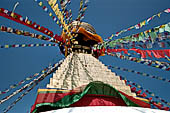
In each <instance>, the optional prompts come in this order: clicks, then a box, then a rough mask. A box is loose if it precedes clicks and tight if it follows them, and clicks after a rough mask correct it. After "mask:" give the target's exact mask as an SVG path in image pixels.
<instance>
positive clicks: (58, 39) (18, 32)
mask: <svg viewBox="0 0 170 113" xmlns="http://www.w3.org/2000/svg"><path fill="white" fill-rule="evenodd" d="M0 31H2V32H7V33H12V34H16V35H23V36H29V37H32V38H37V39H40V40H45V41H49V42H53V43H58V42H61V41H62V40H61V37H60V36H58V35H55V37H54V38H48V37H46V36H43V35H39V34H35V33H30V32H28V31H24V30H19V29H14V28H11V27H6V26H3V25H1V26H0Z"/></svg>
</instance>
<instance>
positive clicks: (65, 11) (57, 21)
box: [35, 0, 72, 28]
mask: <svg viewBox="0 0 170 113" xmlns="http://www.w3.org/2000/svg"><path fill="white" fill-rule="evenodd" d="M35 2H37V4H38V5H39V6H40V7H42V8H43V10H44V11H45V12H46V13H48V16H50V17H51V18H52V19H53V21H54V22H55V23H56V24H58V25H59V27H61V28H63V26H62V25H61V23H60V21H59V20H58V17H56V15H53V13H52V12H50V10H49V8H48V7H46V6H45V5H44V4H43V3H42V2H41V1H40V0H35ZM47 2H48V3H49V4H51V5H52V6H53V4H54V3H53V2H55V1H47ZM56 2H57V1H56ZM62 13H63V12H62ZM64 15H65V17H66V18H67V20H68V21H70V20H72V13H71V10H69V11H68V10H67V9H65V10H64Z"/></svg>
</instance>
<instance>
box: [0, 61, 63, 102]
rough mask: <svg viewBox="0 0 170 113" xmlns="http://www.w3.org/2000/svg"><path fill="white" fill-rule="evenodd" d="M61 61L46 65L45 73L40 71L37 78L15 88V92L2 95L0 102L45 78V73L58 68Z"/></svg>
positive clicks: (47, 73)
mask: <svg viewBox="0 0 170 113" xmlns="http://www.w3.org/2000/svg"><path fill="white" fill-rule="evenodd" d="M62 62H63V60H61V61H59V63H56V64H53V65H52V66H51V65H50V66H48V70H47V72H45V73H42V74H41V75H40V76H39V77H38V78H35V79H34V80H33V81H31V82H30V83H28V84H25V85H24V86H23V87H21V88H20V89H18V90H16V91H15V92H13V93H11V94H10V95H9V96H6V97H4V98H3V99H1V100H0V104H2V103H4V102H5V101H7V100H9V99H10V98H11V97H13V96H15V95H16V94H18V93H20V92H22V91H24V90H26V89H27V88H28V87H30V86H31V85H33V84H34V83H36V82H37V81H39V80H41V79H43V78H45V77H46V76H47V75H49V74H51V73H52V72H53V71H55V70H56V68H58V66H59V65H60V64H61V63H62Z"/></svg>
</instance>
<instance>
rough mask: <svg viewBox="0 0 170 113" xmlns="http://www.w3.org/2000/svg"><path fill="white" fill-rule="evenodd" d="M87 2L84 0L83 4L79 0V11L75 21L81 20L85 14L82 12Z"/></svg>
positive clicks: (81, 0)
mask: <svg viewBox="0 0 170 113" xmlns="http://www.w3.org/2000/svg"><path fill="white" fill-rule="evenodd" d="M88 3H89V1H88V0H85V2H84V4H83V0H80V8H79V13H78V16H77V19H76V20H77V21H81V20H82V19H83V18H84V15H85V14H84V13H85V11H86V9H87V7H88Z"/></svg>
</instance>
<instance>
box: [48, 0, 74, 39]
mask: <svg viewBox="0 0 170 113" xmlns="http://www.w3.org/2000/svg"><path fill="white" fill-rule="evenodd" d="M56 2H57V1H54V0H49V1H48V4H49V5H50V6H51V9H52V10H53V11H54V13H55V14H56V16H57V17H58V20H59V21H60V23H61V25H62V27H63V31H64V32H66V34H67V35H68V36H69V37H71V38H72V35H71V32H70V31H69V26H68V25H67V24H66V22H65V19H64V15H63V13H62V12H61V11H60V9H59V7H58V3H56Z"/></svg>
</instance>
